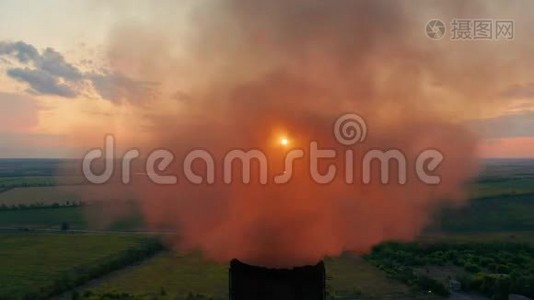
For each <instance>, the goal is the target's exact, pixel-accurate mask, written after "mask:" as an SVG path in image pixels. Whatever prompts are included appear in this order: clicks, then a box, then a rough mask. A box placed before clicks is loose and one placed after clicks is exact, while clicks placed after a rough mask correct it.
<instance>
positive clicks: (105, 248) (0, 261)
mask: <svg viewBox="0 0 534 300" xmlns="http://www.w3.org/2000/svg"><path fill="white" fill-rule="evenodd" d="M146 241H147V237H144V236H142V235H136V234H130V235H122V234H79V233H76V234H72V233H63V234H60V233H21V232H16V233H0V299H20V298H22V297H23V296H24V295H27V294H36V295H37V294H39V293H40V292H41V289H42V288H43V289H50V288H51V286H53V285H54V284H55V282H56V281H60V280H62V279H63V277H64V276H65V274H67V273H68V272H69V271H71V270H73V269H76V268H81V269H83V268H86V269H88V268H90V266H95V265H99V264H103V263H105V262H106V261H110V260H112V259H113V258H114V257H116V256H118V255H120V254H121V253H123V252H124V251H126V250H128V249H131V248H135V247H140V246H141V245H142V244H143V243H145V242H146Z"/></svg>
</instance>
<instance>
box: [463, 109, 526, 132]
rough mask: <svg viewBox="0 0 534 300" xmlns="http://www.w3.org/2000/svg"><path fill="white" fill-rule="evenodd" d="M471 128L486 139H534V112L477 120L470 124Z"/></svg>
mask: <svg viewBox="0 0 534 300" xmlns="http://www.w3.org/2000/svg"><path fill="white" fill-rule="evenodd" d="M469 126H470V127H471V128H472V129H473V130H475V131H476V132H478V133H480V134H481V135H482V136H484V137H485V138H509V137H534V112H532V111H522V112H519V113H515V114H508V115H502V116H498V117H495V118H490V119H483V120H475V121H471V122H469Z"/></svg>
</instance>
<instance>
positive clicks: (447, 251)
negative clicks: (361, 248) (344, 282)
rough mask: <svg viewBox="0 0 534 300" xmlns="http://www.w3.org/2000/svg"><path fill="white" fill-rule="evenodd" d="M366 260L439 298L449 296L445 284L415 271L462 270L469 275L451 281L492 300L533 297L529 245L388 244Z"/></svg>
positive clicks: (533, 260)
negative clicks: (447, 267) (452, 267)
mask: <svg viewBox="0 0 534 300" xmlns="http://www.w3.org/2000/svg"><path fill="white" fill-rule="evenodd" d="M365 258H366V259H367V260H368V261H371V262H372V263H374V264H375V265H377V266H378V267H379V268H380V269H382V270H384V271H386V272H387V274H388V275H389V276H390V277H393V278H395V279H398V280H400V281H402V282H405V283H407V284H409V285H411V286H417V287H419V288H425V289H426V288H428V290H431V291H433V292H436V293H438V294H440V295H445V294H446V293H447V292H446V290H447V287H446V285H445V284H446V283H443V282H437V281H436V280H434V279H430V278H428V279H430V280H427V279H426V278H424V277H425V276H421V275H417V274H416V272H414V267H422V266H428V265H432V266H457V267H461V268H463V269H464V270H465V271H466V272H467V274H468V275H467V276H460V275H459V276H458V278H450V279H455V280H458V281H459V282H460V283H461V286H462V289H463V290H466V291H477V292H480V293H483V294H485V295H487V296H490V297H492V298H493V299H508V295H509V294H521V295H525V296H528V297H531V298H532V297H534V271H533V270H534V247H533V246H532V245H529V244H521V243H438V244H419V243H396V242H389V243H384V244H381V245H379V246H376V247H375V248H374V249H373V251H372V252H371V253H370V254H368V255H367V256H366V257H365Z"/></svg>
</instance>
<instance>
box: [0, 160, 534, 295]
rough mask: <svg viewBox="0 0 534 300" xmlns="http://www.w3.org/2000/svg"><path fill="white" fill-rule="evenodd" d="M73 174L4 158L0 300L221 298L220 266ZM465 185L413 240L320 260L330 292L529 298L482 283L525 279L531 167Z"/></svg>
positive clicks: (51, 163) (487, 174)
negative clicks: (459, 288)
mask: <svg viewBox="0 0 534 300" xmlns="http://www.w3.org/2000/svg"><path fill="white" fill-rule="evenodd" d="M65 166H66V167H65ZM58 169H61V171H58ZM75 170H76V165H75V162H74V161H67V162H65V161H57V160H0V299H21V298H23V297H24V296H26V297H29V298H30V299H34V298H37V299H38V298H40V297H41V298H46V297H45V296H43V295H48V296H50V295H55V296H58V295H62V296H61V297H60V298H62V299H71V298H72V297H81V298H84V297H85V298H87V299H105V298H106V297H108V299H109V297H113V296H116V297H119V298H120V297H122V298H124V299H129V298H128V297H130V298H139V299H204V298H210V297H211V298H214V299H225V298H227V295H228V272H227V265H226V264H219V263H214V262H209V261H206V260H205V259H203V258H202V256H201V255H200V254H199V253H193V254H186V253H177V252H176V251H171V250H165V249H162V248H161V247H162V246H161V245H162V244H161V243H160V241H157V239H158V238H157V237H156V236H153V235H147V234H142V233H139V232H137V233H136V232H135V231H146V230H148V228H147V227H146V224H145V223H144V221H143V216H142V212H141V210H140V208H139V205H138V203H137V202H136V201H135V194H134V193H132V192H131V191H130V190H128V187H124V186H120V185H115V186H113V187H112V188H110V187H109V186H107V187H106V186H92V185H89V184H87V183H86V182H85V181H84V180H83V179H82V178H81V177H80V176H79V174H78V173H76V171H75ZM467 187H468V189H469V191H470V195H471V198H472V199H471V200H469V201H466V202H465V204H464V205H462V206H460V207H443V208H442V209H440V210H438V211H436V212H435V217H434V222H433V223H432V224H430V225H429V226H428V228H427V229H426V230H425V232H424V234H423V235H422V236H421V237H420V238H419V239H418V240H417V241H416V242H414V243H413V244H405V243H400V244H399V243H397V244H395V243H385V244H383V245H381V246H378V247H377V248H375V251H374V252H372V253H370V254H367V255H365V256H363V257H361V256H357V255H355V254H350V253H346V254H344V255H342V256H341V257H332V258H327V259H326V260H325V263H326V268H327V289H328V295H329V297H330V299H414V298H415V299H439V298H442V297H445V296H444V295H445V292H443V294H442V296H440V295H439V294H440V291H442V290H441V288H442V287H443V286H445V288H446V287H447V280H449V279H452V278H455V279H458V280H459V281H461V282H462V283H463V285H464V287H465V289H466V290H465V291H464V292H466V293H476V294H478V295H480V294H485V295H486V296H487V297H491V296H494V297H497V298H498V299H500V298H499V297H501V296H503V295H504V293H506V292H521V293H523V294H525V293H529V290H521V289H517V288H513V289H509V290H503V291H505V292H503V293H502V295H501V294H499V293H497V291H496V290H491V289H488V288H487V286H489V285H490V283H491V282H495V280H501V281H502V282H505V283H506V282H507V281H506V280H505V279H502V278H501V279H496V277H495V276H497V275H495V274H504V275H507V276H511V277H510V278H512V276H513V278H512V279H511V281H510V284H512V285H513V284H516V286H521V284H517V282H521V280H524V279H521V278H526V277H525V276H527V275H525V274H524V272H523V273H522V272H521V270H520V271H517V268H518V266H519V265H518V264H520V266H530V264H531V262H532V259H533V257H532V256H533V254H532V252H529V251H531V250H529V249H531V248H520V246H517V245H523V244H524V245H530V246H527V247H532V244H534V162H533V161H500V160H496V161H488V162H486V163H485V165H484V168H483V171H482V175H481V176H480V177H479V178H477V179H476V180H473V181H472V182H470V183H468V184H467ZM118 195H120V197H119V196H118ZM110 213H111V214H110ZM94 230H97V231H98V232H99V233H90V232H93V231H94ZM84 231H85V232H84ZM132 231H133V232H132ZM127 232H130V233H127ZM155 239H156V240H155ZM158 245H159V246H158ZM432 247H433V248H432ZM484 247H494V248H491V249H494V250H495V251H493V252H487V251H486V252H485V251H484V250H483V249H484ZM514 247H519V248H514ZM392 249H393V250H392ZM428 249H434V250H432V251H430V250H428ZM525 249H527V250H525ZM455 251H456V252H455ZM449 252H451V253H457V254H458V255H457V257H458V259H457V260H452V259H450V260H449V259H448V258H447V257H452V256H451V255H448V254H447V253H449ZM418 258H420V259H419V260H418ZM519 260H521V261H519ZM491 261H493V263H494V265H492V267H488V266H485V265H483V264H482V262H491ZM399 267H400V268H399ZM399 270H400V271H399ZM78 273H80V274H90V276H81V277H80V276H77V275H76V274H78ZM499 276H500V275H499ZM427 277H428V278H427ZM497 277H498V276H497ZM503 278H504V277H503ZM516 279H517V280H518V281H517V280H516ZM492 280H493V281H492ZM513 280H516V281H513ZM527 280H528V279H527ZM501 281H499V282H501ZM499 284H500V286H503V284H501V283H499ZM429 291H431V292H429ZM499 292H502V291H501V290H500V291H499ZM105 295H107V296H105ZM188 297H189V298H188ZM195 297H196V298H195ZM202 297H204V298H202ZM503 299H504V298H503Z"/></svg>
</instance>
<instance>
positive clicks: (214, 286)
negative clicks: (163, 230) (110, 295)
mask: <svg viewBox="0 0 534 300" xmlns="http://www.w3.org/2000/svg"><path fill="white" fill-rule="evenodd" d="M85 289H86V290H87V289H89V290H91V291H94V292H96V293H98V294H103V293H106V292H126V293H129V294H134V295H137V296H141V297H146V298H151V297H153V296H156V295H160V294H161V291H162V289H164V290H165V294H166V297H168V299H175V298H178V299H180V298H185V297H186V296H187V295H188V294H189V293H193V294H203V295H205V296H210V297H214V298H217V299H226V298H228V296H227V295H228V266H227V265H226V264H217V263H213V262H207V261H205V260H203V259H202V257H201V256H200V255H180V254H173V253H171V252H168V253H166V254H165V255H159V256H156V257H153V258H151V259H149V260H147V261H145V262H144V263H142V264H141V265H138V266H133V267H131V268H129V269H127V270H124V271H123V272H118V273H116V274H112V275H111V276H109V277H108V278H104V279H103V280H101V281H98V282H96V283H94V284H92V285H90V286H88V287H86V288H85ZM166 299H167V298H166Z"/></svg>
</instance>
